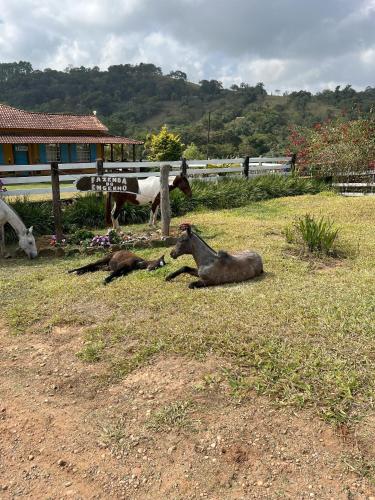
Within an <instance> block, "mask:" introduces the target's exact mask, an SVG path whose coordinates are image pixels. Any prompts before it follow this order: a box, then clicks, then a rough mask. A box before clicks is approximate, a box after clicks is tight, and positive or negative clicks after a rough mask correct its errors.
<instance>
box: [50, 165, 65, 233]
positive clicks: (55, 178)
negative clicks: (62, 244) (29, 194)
mask: <svg viewBox="0 0 375 500" xmlns="http://www.w3.org/2000/svg"><path fill="white" fill-rule="evenodd" d="M51 182H52V207H53V220H54V223H55V234H56V240H57V241H61V240H62V239H63V230H62V220H61V205H60V181H59V164H58V163H57V162H56V161H53V162H52V163H51Z"/></svg>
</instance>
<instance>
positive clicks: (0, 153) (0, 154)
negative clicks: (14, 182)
mask: <svg viewBox="0 0 375 500" xmlns="http://www.w3.org/2000/svg"><path fill="white" fill-rule="evenodd" d="M3 164H4V153H3V146H2V145H1V144H0V165H3Z"/></svg>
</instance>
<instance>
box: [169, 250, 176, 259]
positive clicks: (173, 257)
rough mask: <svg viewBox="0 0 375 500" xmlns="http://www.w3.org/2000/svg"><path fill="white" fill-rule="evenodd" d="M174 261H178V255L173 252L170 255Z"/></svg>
mask: <svg viewBox="0 0 375 500" xmlns="http://www.w3.org/2000/svg"><path fill="white" fill-rule="evenodd" d="M170 255H171V257H172V259H177V257H178V255H177V254H176V252H175V251H174V250H172V251H171V253H170Z"/></svg>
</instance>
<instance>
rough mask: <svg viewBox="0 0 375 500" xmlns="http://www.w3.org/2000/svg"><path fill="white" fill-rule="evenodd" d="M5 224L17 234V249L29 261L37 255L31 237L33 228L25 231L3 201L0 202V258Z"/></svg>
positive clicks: (2, 249) (20, 222) (23, 226)
mask: <svg viewBox="0 0 375 500" xmlns="http://www.w3.org/2000/svg"><path fill="white" fill-rule="evenodd" d="M7 222H8V223H9V224H10V225H11V226H12V227H13V229H14V230H15V231H16V233H17V236H18V244H19V247H20V248H21V249H22V250H23V251H24V252H25V253H26V255H27V256H28V257H29V258H30V259H34V258H35V257H36V256H37V255H38V250H37V248H36V244H35V238H34V236H33V228H32V227H30V229H27V228H26V226H25V224H24V223H23V222H22V220H21V219H20V217H19V216H18V215H17V213H16V212H15V211H14V210H13V208H11V207H10V206H9V205H8V204H7V203H5V201H3V200H0V257H3V256H4V255H5V232H4V226H5V224H6V223H7Z"/></svg>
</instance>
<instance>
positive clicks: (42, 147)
mask: <svg viewBox="0 0 375 500" xmlns="http://www.w3.org/2000/svg"><path fill="white" fill-rule="evenodd" d="M39 159H40V163H47V151H46V145H45V144H39Z"/></svg>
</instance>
